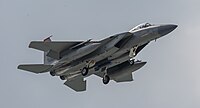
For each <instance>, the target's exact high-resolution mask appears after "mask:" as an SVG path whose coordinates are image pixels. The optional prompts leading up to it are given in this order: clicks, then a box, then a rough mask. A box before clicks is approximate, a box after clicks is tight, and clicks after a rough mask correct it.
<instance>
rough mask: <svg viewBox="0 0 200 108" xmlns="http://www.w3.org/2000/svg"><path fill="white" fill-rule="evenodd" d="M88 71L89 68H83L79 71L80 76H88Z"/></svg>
mask: <svg viewBox="0 0 200 108" xmlns="http://www.w3.org/2000/svg"><path fill="white" fill-rule="evenodd" d="M88 71H89V68H88V67H84V68H83V69H82V70H81V74H82V75H83V76H86V75H87V74H88Z"/></svg>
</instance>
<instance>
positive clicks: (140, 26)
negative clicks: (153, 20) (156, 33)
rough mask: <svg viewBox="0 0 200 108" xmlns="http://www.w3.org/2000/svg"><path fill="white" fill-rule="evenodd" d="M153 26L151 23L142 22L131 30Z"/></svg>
mask: <svg viewBox="0 0 200 108" xmlns="http://www.w3.org/2000/svg"><path fill="white" fill-rule="evenodd" d="M149 26H152V24H150V23H142V24H139V25H138V26H136V27H134V28H133V29H131V30H130V32H132V31H135V30H139V29H142V28H146V27H149Z"/></svg>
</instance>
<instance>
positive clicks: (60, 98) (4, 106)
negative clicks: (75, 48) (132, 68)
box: [0, 0, 200, 108]
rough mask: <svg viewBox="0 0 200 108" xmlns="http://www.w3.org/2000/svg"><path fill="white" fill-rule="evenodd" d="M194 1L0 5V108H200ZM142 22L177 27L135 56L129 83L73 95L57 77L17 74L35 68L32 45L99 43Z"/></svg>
mask: <svg viewBox="0 0 200 108" xmlns="http://www.w3.org/2000/svg"><path fill="white" fill-rule="evenodd" d="M199 4H200V1H199V0H98V1H97V0H84V1H83V0H79V1H78V0H59V1H58V0H54V1H53V0H0V37H1V39H0V49H1V50H0V55H1V65H0V107H1V108H27V107H28V108H55V107H60V108H63V107H66V108H70V107H72V108H76V107H77V108H90V107H91V108H105V107H110V108H129V107H130V108H133V107H134V108H200V65H199V61H200V49H199V46H200V36H199V30H200V20H199V19H200V14H199V10H200V6H199ZM143 22H150V23H156V24H159V23H162V24H167V23H170V24H178V25H179V26H178V28H177V29H176V30H174V31H173V32H172V33H170V34H169V35H167V36H165V37H163V38H161V39H158V40H157V41H156V42H151V43H150V44H149V45H148V46H147V47H145V48H144V50H143V51H142V52H141V53H140V54H139V55H138V56H137V59H141V60H143V61H147V64H146V65H145V66H144V67H143V68H141V69H140V70H138V71H137V72H136V73H135V81H134V82H131V83H121V84H116V83H115V82H114V81H111V82H110V83H109V84H108V85H104V84H103V83H102V81H101V79H100V78H98V77H97V76H94V75H93V76H90V77H89V78H87V91H86V92H81V93H77V92H74V91H73V90H71V89H70V88H68V87H66V86H64V85H63V81H61V80H60V79H59V78H58V77H51V76H50V75H49V74H40V75H35V74H32V73H29V72H26V71H21V70H18V69H17V65H18V64H21V63H42V62H43V61H42V60H43V57H42V55H43V53H42V52H40V51H37V50H33V49H29V48H28V44H29V42H30V41H33V40H43V39H44V38H45V37H47V36H49V35H53V38H52V39H53V40H87V39H89V38H92V39H94V40H99V39H102V38H105V37H108V36H109V35H113V34H116V33H119V32H124V31H128V30H130V29H131V28H133V27H134V26H136V25H137V24H140V23H143Z"/></svg>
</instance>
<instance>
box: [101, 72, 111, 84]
mask: <svg viewBox="0 0 200 108" xmlns="http://www.w3.org/2000/svg"><path fill="white" fill-rule="evenodd" d="M102 81H103V83H104V84H108V83H109V81H110V77H109V76H108V75H107V74H105V75H104V76H103V79H102Z"/></svg>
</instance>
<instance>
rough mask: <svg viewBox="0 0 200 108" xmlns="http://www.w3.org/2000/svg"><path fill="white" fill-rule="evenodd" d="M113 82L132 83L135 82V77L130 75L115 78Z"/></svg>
mask: <svg viewBox="0 0 200 108" xmlns="http://www.w3.org/2000/svg"><path fill="white" fill-rule="evenodd" d="M113 80H114V81H116V82H130V81H133V75H132V74H131V73H129V74H127V75H126V76H122V77H120V76H118V77H113Z"/></svg>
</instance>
